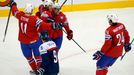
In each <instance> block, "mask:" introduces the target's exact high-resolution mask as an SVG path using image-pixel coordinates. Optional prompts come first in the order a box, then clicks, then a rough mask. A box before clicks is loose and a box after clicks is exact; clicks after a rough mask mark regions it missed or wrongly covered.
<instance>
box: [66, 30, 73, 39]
mask: <svg viewBox="0 0 134 75" xmlns="http://www.w3.org/2000/svg"><path fill="white" fill-rule="evenodd" d="M72 38H73V31H72V30H69V31H68V32H67V39H68V40H71V39H72Z"/></svg>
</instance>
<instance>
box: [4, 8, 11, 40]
mask: <svg viewBox="0 0 134 75" xmlns="http://www.w3.org/2000/svg"><path fill="white" fill-rule="evenodd" d="M11 10H12V8H10V11H9V14H8V19H7V24H6V29H5V33H4V38H3V42H5V39H6V34H7V28H8V24H9V20H10V15H11Z"/></svg>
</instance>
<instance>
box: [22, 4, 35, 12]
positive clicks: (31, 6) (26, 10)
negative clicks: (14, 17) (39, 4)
mask: <svg viewBox="0 0 134 75" xmlns="http://www.w3.org/2000/svg"><path fill="white" fill-rule="evenodd" d="M33 9H34V6H33V5H32V4H31V3H29V4H27V5H26V7H25V9H24V11H25V13H32V12H33Z"/></svg>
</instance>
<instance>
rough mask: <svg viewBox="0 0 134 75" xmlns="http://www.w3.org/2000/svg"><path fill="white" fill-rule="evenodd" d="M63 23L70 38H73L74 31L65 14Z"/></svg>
mask: <svg viewBox="0 0 134 75" xmlns="http://www.w3.org/2000/svg"><path fill="white" fill-rule="evenodd" d="M62 23H63V27H64V28H65V30H66V32H67V38H68V40H71V39H72V38H73V31H72V30H71V29H70V27H69V23H68V21H67V18H66V16H65V15H64V16H63V19H62Z"/></svg>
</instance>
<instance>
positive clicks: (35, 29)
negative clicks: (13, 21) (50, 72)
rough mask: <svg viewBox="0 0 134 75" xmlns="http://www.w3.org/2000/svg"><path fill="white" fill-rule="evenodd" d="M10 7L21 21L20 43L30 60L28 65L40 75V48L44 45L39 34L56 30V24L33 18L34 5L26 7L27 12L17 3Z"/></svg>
mask: <svg viewBox="0 0 134 75" xmlns="http://www.w3.org/2000/svg"><path fill="white" fill-rule="evenodd" d="M9 6H10V7H11V8H12V14H13V16H15V17H16V18H17V19H18V21H19V38H18V39H19V41H20V45H21V49H22V52H23V55H24V56H25V58H26V59H27V60H28V63H29V65H30V67H31V68H32V70H33V71H35V73H36V75H38V72H37V69H38V68H39V67H40V64H41V62H42V59H41V56H40V52H39V50H38V48H39V46H40V45H41V44H42V40H41V39H40V37H39V32H41V31H43V30H51V29H52V28H53V29H55V27H56V25H57V24H56V23H53V24H52V23H45V22H43V21H42V20H41V19H39V18H38V17H37V16H33V15H32V12H33V9H34V7H33V5H32V4H28V5H27V6H26V7H25V12H23V11H19V10H18V8H17V6H16V3H15V2H14V1H13V0H11V2H10V4H9ZM33 55H34V56H33Z"/></svg>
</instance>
